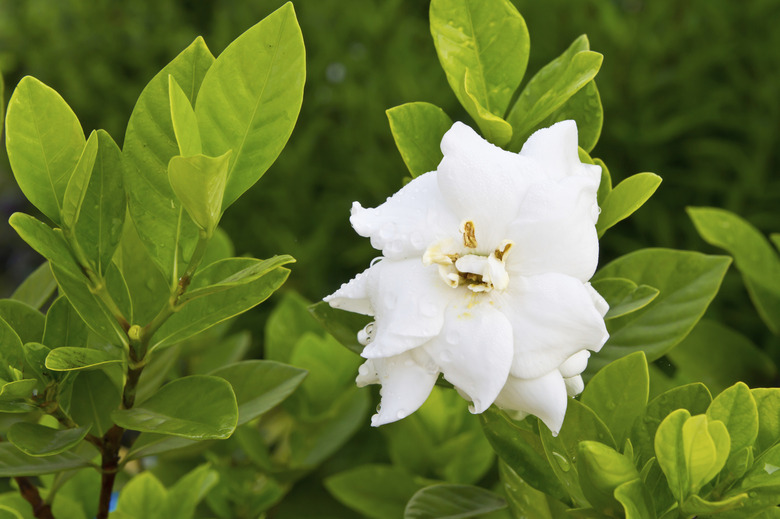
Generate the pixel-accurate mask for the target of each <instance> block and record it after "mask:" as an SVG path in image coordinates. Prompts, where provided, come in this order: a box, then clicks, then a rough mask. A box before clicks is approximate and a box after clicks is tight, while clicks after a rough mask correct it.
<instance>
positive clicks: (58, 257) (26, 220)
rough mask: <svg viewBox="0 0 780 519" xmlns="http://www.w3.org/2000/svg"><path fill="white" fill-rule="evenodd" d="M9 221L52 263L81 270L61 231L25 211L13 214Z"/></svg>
mask: <svg viewBox="0 0 780 519" xmlns="http://www.w3.org/2000/svg"><path fill="white" fill-rule="evenodd" d="M8 223H9V224H10V225H11V227H13V228H14V230H15V231H16V232H17V233H18V234H19V236H20V237H21V238H22V239H23V240H24V241H26V242H27V243H28V244H29V245H30V247H32V248H33V249H35V251H36V252H37V253H38V254H40V255H41V256H43V257H44V258H46V259H47V260H49V262H50V263H52V264H55V265H58V266H59V267H60V268H64V269H67V270H69V271H71V272H72V273H76V272H78V271H79V267H78V265H77V263H76V261H75V260H74V259H73V256H72V255H71V253H70V250H69V249H68V245H67V243H66V242H65V239H64V238H63V237H62V232H61V231H59V230H55V229H52V228H51V227H49V226H48V225H46V224H45V223H43V222H41V221H40V220H37V219H36V218H34V217H32V216H30V215H27V214H24V213H14V214H12V215H11V217H10V218H9V219H8Z"/></svg>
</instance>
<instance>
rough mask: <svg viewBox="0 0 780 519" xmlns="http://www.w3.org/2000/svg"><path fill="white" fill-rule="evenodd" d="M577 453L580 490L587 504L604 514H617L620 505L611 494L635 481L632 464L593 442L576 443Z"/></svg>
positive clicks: (614, 451)
mask: <svg viewBox="0 0 780 519" xmlns="http://www.w3.org/2000/svg"><path fill="white" fill-rule="evenodd" d="M577 453H578V457H577V470H578V471H579V477H580V488H582V492H583V494H585V497H586V498H587V500H588V502H590V504H591V505H592V506H593V507H594V508H595V509H597V510H600V511H602V512H604V513H606V514H610V515H614V514H616V513H618V511H619V510H620V508H621V505H620V504H619V503H618V501H617V499H615V497H614V495H613V494H614V492H615V490H616V489H617V488H618V487H619V486H621V485H623V484H625V483H629V482H631V481H635V480H636V481H638V480H639V472H637V470H636V467H635V466H634V463H633V461H632V460H631V459H629V458H627V457H626V456H624V455H622V454H620V453H619V452H617V451H616V450H615V449H612V448H610V447H607V446H606V445H604V444H602V443H599V442H594V441H583V442H580V444H579V445H578V446H577Z"/></svg>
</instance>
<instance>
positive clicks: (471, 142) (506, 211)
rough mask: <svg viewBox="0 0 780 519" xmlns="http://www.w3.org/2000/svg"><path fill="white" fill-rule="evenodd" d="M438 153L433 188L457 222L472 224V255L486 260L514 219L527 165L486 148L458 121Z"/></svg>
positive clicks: (486, 144)
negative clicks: (479, 255)
mask: <svg viewBox="0 0 780 519" xmlns="http://www.w3.org/2000/svg"><path fill="white" fill-rule="evenodd" d="M441 151H442V152H443V153H444V158H443V159H442V161H441V163H440V164H439V168H438V170H437V171H438V173H439V176H438V182H439V188H440V190H441V192H442V194H443V195H444V199H445V201H446V202H447V204H448V205H449V207H450V208H451V209H452V211H453V212H454V213H455V215H457V216H458V217H459V219H460V222H459V223H463V222H465V221H469V220H470V221H472V222H473V223H474V229H475V235H476V240H477V248H476V252H478V253H480V254H485V255H487V254H489V253H490V252H492V251H493V249H494V248H495V247H496V246H497V245H498V243H499V242H500V241H501V240H502V239H503V238H505V236H504V231H505V229H506V226H507V225H508V224H509V223H510V222H511V221H512V220H514V218H515V215H516V214H517V211H518V209H519V207H520V203H521V201H522V199H523V196H524V195H525V192H526V190H527V188H528V183H529V181H530V172H529V171H528V170H529V168H530V167H531V161H529V160H526V159H525V158H523V157H521V156H520V155H518V154H516V153H511V152H508V151H505V150H502V149H501V148H499V147H497V146H494V145H493V144H490V143H489V142H487V141H486V140H485V139H483V138H482V137H480V136H479V135H477V133H476V132H475V131H474V130H472V129H471V128H469V127H468V126H466V125H465V124H463V123H461V122H456V123H455V124H453V125H452V128H450V129H449V130H448V131H447V133H445V134H444V137H443V138H442V141H441Z"/></svg>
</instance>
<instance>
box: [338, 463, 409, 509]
mask: <svg viewBox="0 0 780 519" xmlns="http://www.w3.org/2000/svg"><path fill="white" fill-rule="evenodd" d="M422 486H423V485H420V484H418V483H416V482H415V480H414V478H413V477H412V476H411V475H410V474H408V473H407V472H405V471H403V470H401V469H399V468H396V467H392V466H387V465H362V466H359V467H357V468H354V469H351V470H348V471H346V472H340V473H338V474H335V475H333V476H330V477H328V478H327V479H326V480H325V488H327V489H328V491H329V492H330V493H331V494H332V495H333V496H334V497H335V498H336V499H337V500H339V501H340V502H341V503H343V504H344V505H346V506H348V507H349V508H352V509H353V510H356V511H358V512H360V513H361V514H363V515H365V516H366V517H370V518H373V519H397V518H399V517H402V516H403V512H404V507H405V506H406V503H407V501H409V499H411V497H412V496H413V495H414V493H415V492H417V491H418V490H419V489H420V488H422Z"/></svg>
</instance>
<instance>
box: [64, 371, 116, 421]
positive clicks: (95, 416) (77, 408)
mask: <svg viewBox="0 0 780 519" xmlns="http://www.w3.org/2000/svg"><path fill="white" fill-rule="evenodd" d="M121 400H122V395H121V393H120V390H119V388H118V387H116V385H115V384H114V382H112V380H111V379H110V378H109V376H108V375H107V374H106V373H105V372H104V371H102V370H95V371H82V372H80V373H79V374H78V376H77V377H76V380H74V382H73V390H72V394H71V398H70V409H69V412H70V416H71V418H72V419H73V421H74V422H76V423H77V424H79V425H81V426H83V427H87V426H91V427H92V429H91V431H92V434H94V435H95V436H103V435H104V434H105V433H106V431H108V429H110V428H111V426H112V425H113V422H112V421H111V411H113V410H115V409H117V408H118V407H119V403H120V402H121Z"/></svg>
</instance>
